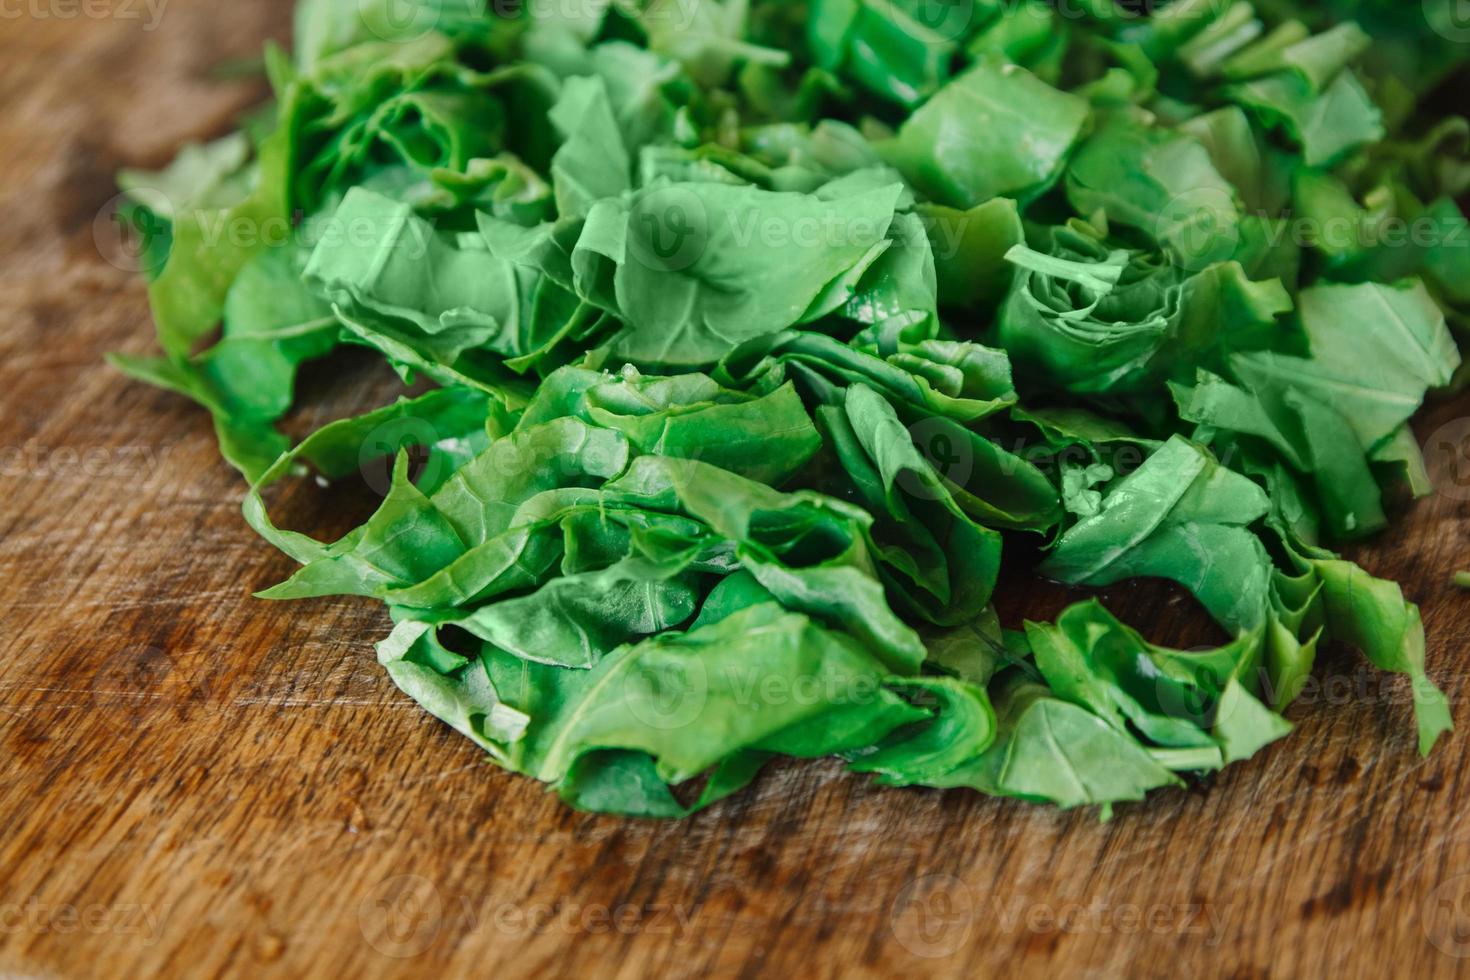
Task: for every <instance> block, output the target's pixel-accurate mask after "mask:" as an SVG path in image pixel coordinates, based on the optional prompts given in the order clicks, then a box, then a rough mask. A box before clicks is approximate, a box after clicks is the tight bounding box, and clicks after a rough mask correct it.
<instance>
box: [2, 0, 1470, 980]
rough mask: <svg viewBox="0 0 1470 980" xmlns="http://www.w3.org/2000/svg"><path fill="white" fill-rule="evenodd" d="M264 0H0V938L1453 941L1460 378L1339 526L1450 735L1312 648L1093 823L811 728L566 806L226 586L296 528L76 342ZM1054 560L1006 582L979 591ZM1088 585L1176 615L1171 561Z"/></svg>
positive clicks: (211, 105) (319, 638)
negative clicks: (1293, 688)
mask: <svg viewBox="0 0 1470 980" xmlns="http://www.w3.org/2000/svg"><path fill="white" fill-rule="evenodd" d="M155 2H156V3H162V0H155ZM11 11H20V13H19V14H18V15H14V14H12V12H11ZM68 12H70V13H72V14H73V16H66V14H67V13H68ZM155 14H161V16H155ZM288 22H289V9H288V6H287V4H286V3H285V2H272V3H255V2H245V3H206V2H204V0H168V2H166V3H163V5H162V7H161V8H158V7H154V8H150V7H148V6H146V5H145V4H144V3H143V0H86V2H85V4H84V3H83V0H34V2H29V3H28V4H27V5H22V4H19V3H18V4H14V5H11V6H10V7H7V8H6V12H5V14H4V17H3V18H0V105H3V107H4V108H3V111H0V162H3V165H0V175H3V179H0V245H3V247H0V256H3V262H0V453H3V456H0V583H3V584H0V650H3V654H0V745H3V749H0V828H3V830H0V975H3V976H11V975H17V976H31V975H34V976H64V977H84V976H95V975H109V976H182V975H188V976H203V975H213V974H222V975H235V976H300V975H323V976H333V977H335V976H391V975H414V974H420V973H425V972H435V973H438V972H443V971H452V972H453V973H464V974H470V973H473V974H475V975H488V976H495V977H502V978H510V977H519V976H525V975H538V976H540V975H550V976H557V975H582V974H589V975H595V976H602V975H612V976H626V977H643V976H646V975H650V974H655V975H661V974H668V975H676V976H683V975H696V974H714V975H721V976H728V975H741V976H745V975H754V974H757V973H760V972H765V971H769V972H770V973H771V974H772V975H776V976H785V975H799V976H811V975H818V976H828V975H838V974H856V975H873V976H878V975H884V976H889V975H896V974H907V973H909V972H913V973H923V974H930V973H932V974H938V975H953V976H967V977H973V976H982V977H983V976H996V975H1011V974H1017V975H1019V974H1028V973H1033V972H1035V973H1041V972H1043V971H1044V972H1045V973H1047V974H1054V975H1061V976H1075V975H1094V974H1095V975H1131V976H1142V975H1174V974H1177V973H1180V972H1184V971H1186V970H1189V971H1195V970H1198V971H1203V972H1205V973H1207V974H1210V975H1222V976H1223V975H1229V976H1239V977H1265V976H1267V975H1270V976H1293V975H1298V976H1299V975H1310V976H1320V975H1325V974H1331V975H1337V976H1344V975H1358V974H1367V973H1370V972H1371V973H1374V974H1377V973H1379V972H1381V971H1384V970H1392V971H1397V972H1400V973H1402V974H1404V975H1414V976H1419V975H1438V974H1443V975H1451V974H1455V973H1459V972H1463V971H1464V970H1465V969H1467V968H1470V817H1467V814H1466V809H1465V802H1466V789H1465V783H1464V780H1463V779H1462V776H1461V773H1462V771H1463V769H1464V766H1465V763H1466V760H1467V758H1470V718H1467V715H1466V712H1465V711H1464V710H1463V707H1462V704H1461V698H1462V696H1463V694H1464V693H1465V691H1466V690H1467V687H1466V683H1465V678H1464V674H1465V667H1464V665H1465V662H1466V658H1467V650H1466V640H1467V638H1470V596H1467V595H1465V594H1462V593H1461V592H1459V591H1458V590H1456V589H1455V588H1454V587H1453V586H1452V585H1451V583H1450V575H1451V573H1452V572H1453V571H1454V570H1456V569H1457V568H1460V567H1465V566H1470V552H1467V550H1466V547H1465V544H1466V526H1467V524H1466V520H1467V500H1470V468H1467V467H1470V462H1467V461H1466V458H1465V457H1464V456H1461V455H1459V453H1460V440H1461V439H1462V438H1463V437H1465V436H1467V435H1470V421H1466V420H1465V419H1464V416H1465V415H1466V414H1470V413H1467V410H1470V400H1465V399H1461V400H1459V401H1458V402H1455V403H1446V404H1440V405H1437V406H1435V407H1433V408H1432V409H1431V410H1430V411H1429V412H1428V413H1427V414H1426V417H1425V418H1424V419H1423V421H1422V424H1421V426H1420V428H1419V432H1420V435H1421V437H1422V438H1423V439H1424V440H1426V446H1427V449H1428V454H1429V458H1430V465H1431V467H1432V469H1433V470H1434V475H1435V479H1436V483H1437V486H1438V487H1439V492H1437V493H1436V494H1435V495H1433V496H1432V497H1430V498H1428V499H1426V500H1423V501H1421V502H1419V503H1417V504H1414V505H1412V506H1411V507H1409V508H1408V509H1407V512H1406V513H1405V515H1404V517H1403V520H1402V522H1401V523H1400V524H1399V526H1397V527H1396V528H1395V529H1394V530H1393V531H1392V532H1390V533H1388V534H1386V535H1383V536H1382V537H1381V538H1379V539H1378V540H1376V541H1374V542H1372V543H1371V544H1370V545H1369V546H1367V547H1364V548H1361V549H1358V550H1357V551H1356V553H1355V557H1356V558H1357V559H1358V560H1360V561H1361V562H1362V563H1363V564H1364V565H1365V566H1366V567H1367V568H1369V569H1370V570H1372V571H1374V572H1376V573H1378V574H1381V575H1385V576H1388V577H1391V578H1395V579H1399V580H1401V581H1402V582H1403V583H1404V584H1405V589H1406V591H1407V592H1408V594H1409V595H1410V596H1411V597H1413V598H1415V599H1417V600H1418V601H1419V602H1420V603H1421V604H1422V607H1423V612H1424V620H1425V623H1426V625H1427V627H1428V630H1429V638H1430V639H1429V658H1430V668H1431V673H1432V675H1433V676H1434V677H1435V678H1436V679H1437V680H1438V681H1439V682H1440V683H1441V684H1442V685H1443V686H1444V687H1445V689H1446V693H1447V694H1448V695H1449V697H1450V699H1451V702H1452V703H1453V705H1454V711H1455V716H1456V718H1457V719H1458V721H1459V723H1460V724H1461V725H1462V726H1465V727H1466V732H1464V733H1462V734H1456V735H1454V736H1452V737H1449V738H1448V739H1447V740H1446V741H1445V742H1444V743H1443V744H1442V745H1441V747H1440V748H1439V750H1438V751H1437V752H1435V754H1434V755H1433V756H1432V757H1431V758H1430V759H1428V760H1427V761H1426V760H1421V759H1420V758H1419V757H1418V756H1417V755H1416V753H1415V751H1414V729H1413V723H1412V718H1411V706H1410V703H1409V690H1408V687H1407V685H1406V684H1404V683H1402V682H1401V681H1399V680H1389V679H1385V678H1384V677H1382V676H1381V675H1378V674H1377V673H1375V672H1373V671H1371V670H1368V669H1365V668H1362V667H1360V666H1359V665H1358V663H1357V661H1356V660H1355V659H1353V658H1351V657H1349V656H1347V655H1346V654H1330V655H1328V656H1326V657H1325V658H1324V662H1323V663H1322V664H1321V665H1320V669H1319V678H1318V682H1317V683H1316V684H1315V685H1314V686H1313V687H1311V688H1309V690H1308V693H1307V696H1306V698H1305V699H1304V700H1303V701H1302V702H1301V703H1299V704H1298V705H1297V706H1295V707H1294V708H1293V709H1292V710H1291V712H1290V716H1291V718H1292V719H1293V720H1294V721H1295V722H1296V724H1297V731H1296V733H1295V734H1294V735H1293V736H1292V737H1291V738H1289V739H1287V740H1286V741H1284V742H1282V743H1278V744H1277V745H1275V746H1273V747H1272V748H1271V749H1269V750H1268V751H1266V752H1264V753H1262V754H1261V755H1260V756H1259V757H1257V758H1255V759H1252V760H1250V761H1249V762H1247V763H1243V764H1238V765H1235V766H1232V767H1230V768H1229V769H1228V770H1227V771H1226V772H1225V773H1223V774H1221V775H1220V777H1219V778H1217V779H1215V780H1213V781H1210V782H1205V783H1200V784H1197V785H1194V786H1192V787H1191V788H1190V789H1188V790H1178V791H1169V792H1163V793H1159V794H1157V795H1155V796H1154V797H1152V798H1151V799H1150V800H1149V801H1148V802H1147V803H1146V804H1143V805H1134V806H1125V807H1120V808H1119V810H1118V813H1117V815H1116V817H1115V818H1114V819H1113V820H1112V822H1111V823H1107V824H1102V823H1099V822H1098V820H1097V815H1096V813H1095V812H1077V813H1060V812H1057V811H1056V810H1053V809H1044V808H1040V807H1033V806H1027V805H1023V804H1019V803H1014V802H999V801H994V800H988V799H985V798H982V797H980V796H979V795H976V794H973V793H970V792H965V791H957V792H948V793H944V792H934V791H913V790H880V789H877V788H875V787H873V786H872V784H871V783H870V782H869V781H868V780H867V779H865V778H861V777H855V776H848V775H844V774H843V773H842V772H841V771H840V769H839V767H838V766H836V765H834V764H810V765H797V764H792V765H787V766H782V767H778V768H776V769H775V770H774V771H771V772H769V773H768V774H767V775H766V776H765V777H764V778H763V779H762V780H761V781H760V783H759V784H758V785H757V787H755V788H754V789H753V790H752V791H749V792H747V793H745V794H743V795H741V796H739V797H737V798H735V799H733V800H730V801H728V802H726V803H724V804H722V805H720V806H717V807H715V808H713V809H711V810H709V811H707V812H705V813H702V814H700V815H698V816H696V817H694V818H692V819H690V820H688V821H685V822H683V823H652V822H644V821H631V820H621V819H615V818H611V817H603V816H593V815H586V814H578V813H573V812H570V811H568V810H566V809H565V808H563V807H562V805H561V804H560V803H559V802H558V801H557V800H556V799H555V798H554V797H552V796H550V795H548V794H547V793H545V792H544V791H543V790H542V789H541V788H540V786H539V785H538V784H536V783H533V782H530V781H528V780H526V779H522V778H519V777H516V776H511V775H507V774H505V773H502V772H500V771H498V770H496V769H495V768H493V767H492V766H490V765H489V764H487V763H486V762H485V761H484V759H483V757H482V756H481V754H480V753H479V751H478V750H476V749H475V748H474V747H473V746H471V745H470V743H469V742H467V741H466V740H464V739H463V738H461V737H460V736H458V735H456V734H454V733H452V732H451V731H449V730H448V729H447V728H446V727H445V726H443V725H441V724H439V723H437V722H436V721H434V720H433V719H431V718H430V717H429V716H427V715H426V714H424V713H423V712H422V711H421V710H419V709H418V708H417V707H416V706H414V705H413V704H412V703H411V702H410V701H409V700H408V699H407V698H406V697H404V696H403V695H401V694H399V693H398V692H397V691H396V690H395V689H394V687H393V686H392V684H390V683H389V681H388V679H387V677H386V676H385V675H384V674H383V673H382V671H380V670H379V669H378V667H377V665H376V663H375V661H374V658H373V653H372V647H371V644H372V643H373V641H375V640H376V639H377V638H379V637H380V636H381V635H382V634H383V633H384V630H385V617H384V616H383V615H382V614H381V613H380V612H379V611H378V608H377V607H376V605H375V604H373V603H369V602H366V601H356V600H351V599H333V600H323V601H314V602H301V603H291V604H271V603H267V602H263V601H259V600H255V599H252V598H250V593H251V592H252V591H253V590H255V589H258V588H261V587H264V586H266V585H268V584H271V583H274V582H276V581H278V580H280V579H281V578H282V577H283V576H284V575H285V574H286V573H287V572H288V571H289V568H290V562H289V561H288V559H286V558H285V557H283V556H281V555H278V554H275V553H273V552H272V550H271V549H270V548H268V547H267V546H265V545H264V544H263V543H262V542H260V541H259V540H257V539H256V537H255V536H254V535H253V534H252V533H251V532H250V530H249V529H248V528H247V527H246V526H245V524H244V522H243V521H242V519H241V517H240V513H239V509H238V500H239V496H240V490H241V487H240V484H239V482H238V480H237V478H236V476H235V475H234V474H233V472H231V471H230V470H229V469H227V468H226V467H225V466H224V465H223V464H222V463H221V462H220V461H219V460H218V458H217V456H216V453H215V449H214V443H213V436H212V434H211V431H210V426H209V423H208V421H207V419H206V417H205V415H204V413H203V412H201V411H199V410H197V409H195V408H193V407H192V406H189V405H187V404H185V402H184V401H183V400H182V399H179V398H176V397H173V396H170V395H168V394H164V393H161V392H158V391H155V390H152V389H149V388H146V387H144V386H142V385H138V384H133V383H130V382H128V381H127V380H125V379H124V378H122V377H121V376H119V375H118V374H116V373H115V372H113V371H111V370H109V369H107V368H106V367H104V366H103V364H102V363H101V356H102V354H103V352H105V351H108V350H125V351H130V352H139V353H141V352H146V351H149V350H151V349H152V340H151V335H152V329H151V326H150V320H149V315H148V309H147V306H146V303H145V298H144V291H143V287H142V285H141V283H140V281H139V279H138V277H137V276H136V275H134V274H133V273H132V271H131V270H130V269H129V268H127V266H128V265H129V261H128V259H127V254H126V252H125V251H123V252H119V251H118V249H117V248H116V245H117V239H116V235H117V231H116V228H115V226H113V225H111V224H110V219H109V218H108V217H107V215H108V212H107V206H108V204H109V200H110V199H111V198H112V196H113V193H114V191H113V184H112V175H113V173H114V171H116V170H117V168H119V167H120V166H157V165H160V164H162V163H164V162H166V160H167V159H168V158H169V157H170V156H171V154H172V152H173V150H174V149H175V148H176V147H177V146H178V145H179V144H180V143H181V142H183V141H184V140H187V139H202V138H208V137H213V136H217V135H220V134H222V133H224V132H226V131H228V130H229V129H230V126H231V121H232V119H233V117H234V116H235V114H236V113H238V112H239V111H241V110H243V109H245V108H247V107H249V106H250V105H252V104H253V103H255V102H256V101H257V100H258V99H259V98H260V97H261V96H262V94H263V93H262V88H261V85H260V83H259V82H258V81H251V80H234V81H223V80H220V79H219V78H218V77H216V76H215V74H214V70H215V67H216V66H217V65H219V64H220V63H221V62H223V61H228V60H229V59H237V58H238V59H244V58H250V57H252V56H254V55H255V54H257V53H258V51H259V48H260V44H261V42H262V41H263V40H264V39H265V38H267V37H275V38H277V39H280V40H284V39H285V35H286V31H287V26H288ZM99 215H101V217H99ZM304 387H305V391H304V400H305V401H306V402H307V403H308V404H310V405H311V406H313V408H312V409H310V410H309V411H307V412H305V413H303V415H302V416H301V417H300V418H297V419H295V420H294V421H293V426H294V427H295V431H296V432H297V433H300V432H304V431H306V430H307V429H309V428H310V427H311V426H312V425H313V424H315V423H317V422H320V421H322V420H324V419H326V418H329V417H333V416H336V415H341V414H346V413H349V412H357V411H361V410H364V409H366V408H368V407H370V406H372V405H374V404H376V403H378V402H379V401H380V400H381V399H383V398H384V397H386V396H387V394H388V392H389V391H391V389H392V384H391V379H390V378H388V377H386V376H385V375H384V373H383V372H382V371H381V369H378V368H376V367H375V366H374V365H372V364H371V362H370V360H368V359H364V360H361V361H360V362H355V363H349V364H347V365H345V366H340V365H339V366H334V367H333V368H332V369H331V370H330V371H314V372H309V373H308V376H307V377H306V379H305V382H304ZM1432 434H1433V435H1432ZM1457 462H1458V464H1459V466H1460V467H1461V468H1459V469H1457V468H1456V464H1457ZM360 503H361V506H360V507H357V509H356V510H354V509H353V508H344V507H342V506H341V505H340V504H331V505H329V504H328V503H327V502H325V499H324V498H323V497H322V495H320V494H319V493H318V492H317V491H315V490H314V489H313V488H312V487H311V486H310V485H303V486H300V487H297V488H294V489H293V490H291V491H290V492H289V493H288V494H287V495H286V496H284V497H283V498H282V499H281V500H280V502H279V504H278V510H277V511H276V512H277V513H278V514H279V515H281V516H282V518H283V519H284V520H285V521H287V522H288V523H289V524H290V525H291V526H295V527H301V528H311V529H315V530H317V531H318V532H321V533H326V532H327V531H333V532H340V531H341V530H345V529H346V528H347V527H348V526H350V525H351V524H352V523H354V522H355V520H356V519H358V518H359V517H361V516H362V515H363V514H364V513H365V512H366V508H367V507H368V501H366V500H364V501H361V502H360ZM1068 598H1070V596H1069V595H1068V594H1066V593H1064V592H1062V591H1061V590H1059V589H1056V588H1054V587H1044V586H1039V585H1038V586H1035V587H1034V588H1033V587H1031V586H1029V585H1027V584H1025V583H1023V584H1021V585H1016V586H1011V587H1010V588H1009V590H1008V591H1007V593H1006V594H1005V596H1004V597H1003V602H1002V611H1003V615H1004V618H1005V619H1006V621H1007V622H1008V623H1010V624H1012V625H1014V624H1017V623H1019V621H1020V619H1021V618H1022V617H1023V616H1025V615H1037V616H1040V615H1048V614H1052V613H1054V612H1055V611H1056V610H1057V609H1058V608H1060V606H1061V604H1062V603H1063V602H1064V601H1066V600H1067V599H1068ZM1108 599H1109V602H1110V603H1111V604H1112V605H1113V606H1114V608H1115V609H1117V610H1118V611H1119V612H1120V613H1121V614H1122V615H1123V616H1124V618H1125V619H1127V620H1128V621H1130V622H1132V623H1133V624H1135V625H1137V626H1139V627H1140V628H1142V629H1144V630H1145V631H1146V632H1148V633H1149V634H1150V635H1151V636H1153V637H1155V638H1157V639H1159V640H1162V641H1168V642H1174V643H1182V644H1184V645H1188V644H1190V643H1194V642H1204V641H1206V640H1208V639H1209V634H1210V631H1209V629H1208V628H1206V627H1203V626H1201V622H1202V616H1201V613H1200V612H1199V610H1198V609H1197V608H1195V607H1194V606H1193V605H1192V603H1191V601H1190V600H1188V599H1186V598H1182V597H1180V596H1179V595H1176V594H1175V593H1171V592H1164V591H1160V590H1157V589H1152V588H1136V589H1127V588H1124V589H1116V590H1112V592H1111V593H1110V594H1109V596H1108Z"/></svg>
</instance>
